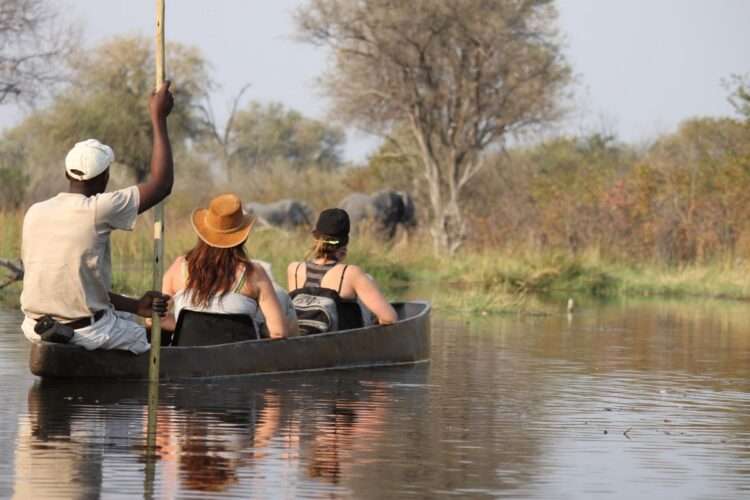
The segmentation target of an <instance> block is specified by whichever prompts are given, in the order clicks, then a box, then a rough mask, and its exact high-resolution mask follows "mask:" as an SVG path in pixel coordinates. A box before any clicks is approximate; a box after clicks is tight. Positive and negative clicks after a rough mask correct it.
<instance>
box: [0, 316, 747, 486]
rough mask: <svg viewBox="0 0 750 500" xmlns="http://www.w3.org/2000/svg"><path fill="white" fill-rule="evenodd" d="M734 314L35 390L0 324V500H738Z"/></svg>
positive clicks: (740, 372) (743, 342)
mask: <svg viewBox="0 0 750 500" xmlns="http://www.w3.org/2000/svg"><path fill="white" fill-rule="evenodd" d="M749 320H750V313H749V311H748V307H747V306H746V305H744V304H740V303H722V302H700V303H697V302H692V303H685V302H682V303H668V302H642V301H641V302H618V303H611V304H605V305H601V304H600V305H591V306H587V307H582V308H581V309H580V311H579V312H576V314H575V315H574V316H572V317H568V316H566V315H565V314H552V315H546V316H531V315H525V316H500V317H487V318H480V319H474V318H469V317H464V318H462V317H456V316H447V315H441V314H440V313H439V312H438V313H434V314H433V338H432V343H433V356H432V361H431V363H430V364H429V365H421V366H416V367H411V368H398V369H378V370H357V371H340V372H329V373H316V374H304V375H287V376H270V377H244V378H236V379H225V380H220V381H216V380H214V381H200V382H190V383H179V384H178V383H175V384H164V385H162V386H161V389H160V396H161V397H160V403H159V407H158V435H157V452H156V453H155V454H153V455H149V454H147V453H146V450H147V448H146V440H145V429H146V415H147V405H146V401H147V389H146V386H145V385H144V384H138V383H135V384H134V383H123V382H116V383H101V382H93V381H92V382H88V383H81V382H65V381H61V382H56V383H49V382H47V381H45V382H44V383H42V382H41V381H40V380H38V379H36V378H35V377H34V376H32V375H31V374H30V373H29V372H28V368H27V355H28V345H27V343H26V341H25V339H24V338H23V337H22V335H21V334H20V333H19V329H18V323H19V322H20V317H19V314H18V313H16V312H15V311H9V310H2V311H0V392H2V393H3V395H4V397H3V404H2V406H0V415H1V416H2V420H1V421H0V497H1V498H7V497H16V498H45V499H53V498H132V497H153V498H220V497H222V498H437V497H444V498H499V497H511V498H535V499H536V498H538V499H546V498H556V499H558V498H562V499H567V498H569V499H578V498H603V499H632V498H654V499H657V498H658V499H672V498H674V499H703V498H705V499H723V498H726V499H730V498H731V499H737V498H750V326H748V325H750V321H749Z"/></svg>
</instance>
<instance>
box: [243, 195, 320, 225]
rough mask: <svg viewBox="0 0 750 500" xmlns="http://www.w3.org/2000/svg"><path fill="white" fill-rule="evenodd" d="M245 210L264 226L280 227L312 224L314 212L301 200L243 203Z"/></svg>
mask: <svg viewBox="0 0 750 500" xmlns="http://www.w3.org/2000/svg"><path fill="white" fill-rule="evenodd" d="M245 211H246V212H247V213H249V214H252V215H254V216H255V217H257V218H258V222H260V223H261V224H263V225H264V226H273V227H278V228H281V229H287V230H291V229H295V228H297V227H299V226H312V225H313V223H314V222H315V220H314V217H315V213H314V212H313V211H312V209H311V208H310V207H309V206H307V204H306V203H305V202H303V201H298V200H279V201H275V202H273V203H253V202H250V203H245Z"/></svg>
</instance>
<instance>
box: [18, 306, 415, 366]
mask: <svg viewBox="0 0 750 500" xmlns="http://www.w3.org/2000/svg"><path fill="white" fill-rule="evenodd" d="M394 307H395V308H396V309H397V311H398V313H399V318H403V319H400V320H399V321H398V322H396V323H394V324H392V325H383V326H371V327H365V328H358V329H355V330H348V331H343V332H334V333H326V334H321V335H310V336H305V337H293V338H288V339H272V340H261V341H245V342H236V343H232V344H221V345H215V346H200V347H162V349H161V355H160V357H161V361H160V370H159V373H160V378H161V379H162V380H173V379H184V378H200V377H230V376H237V375H251V374H267V373H279V372H300V371H309V370H331V369H347V368H360V367H371V366H393V365H400V364H409V363H418V362H423V361H427V360H429V357H430V305H429V304H428V303H425V302H406V303H398V304H394ZM148 362H149V354H148V353H144V354H141V355H134V354H132V353H129V352H125V351H86V350H85V349H82V348H80V347H77V346H69V345H65V344H52V343H47V342H44V343H41V344H33V345H32V348H31V357H30V359H29V368H30V369H31V372H32V373H33V374H34V375H37V376H40V377H43V378H90V377H94V378H114V379H147V378H148Z"/></svg>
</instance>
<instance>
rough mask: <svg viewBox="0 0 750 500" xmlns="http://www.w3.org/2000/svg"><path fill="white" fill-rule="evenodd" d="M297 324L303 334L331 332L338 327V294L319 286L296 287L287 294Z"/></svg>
mask: <svg viewBox="0 0 750 500" xmlns="http://www.w3.org/2000/svg"><path fill="white" fill-rule="evenodd" d="M289 296H290V297H291V298H292V305H293V306H294V311H295V312H296V313H297V324H298V325H299V330H300V332H301V333H302V334H303V335H312V334H316V333H325V332H332V331H335V330H338V329H339V308H338V302H339V300H340V298H339V294H338V293H337V292H336V290H330V289H327V288H319V287H304V288H298V289H297V290H294V291H293V292H292V293H290V294H289Z"/></svg>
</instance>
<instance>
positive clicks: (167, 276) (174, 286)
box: [161, 256, 185, 297]
mask: <svg viewBox="0 0 750 500" xmlns="http://www.w3.org/2000/svg"><path fill="white" fill-rule="evenodd" d="M184 261H185V258H184V257H182V256H179V257H177V258H176V259H175V260H174V262H172V265H171V266H169V269H167V272H166V273H164V277H163V278H162V280H161V291H162V293H165V294H167V295H170V296H172V297H174V295H175V294H176V293H177V292H179V291H180V290H182V289H184V288H185V280H184V278H183V276H182V266H183V264H182V263H183V262H184Z"/></svg>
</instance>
